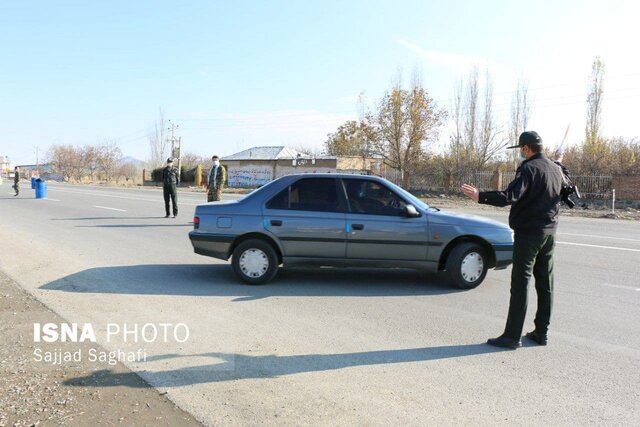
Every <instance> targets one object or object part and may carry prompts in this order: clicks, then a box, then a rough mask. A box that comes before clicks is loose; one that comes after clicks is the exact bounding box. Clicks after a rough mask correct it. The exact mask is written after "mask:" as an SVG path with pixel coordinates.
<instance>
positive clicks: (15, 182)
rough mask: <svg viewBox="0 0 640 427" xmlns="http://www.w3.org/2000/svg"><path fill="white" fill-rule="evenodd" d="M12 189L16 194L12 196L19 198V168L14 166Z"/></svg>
mask: <svg viewBox="0 0 640 427" xmlns="http://www.w3.org/2000/svg"><path fill="white" fill-rule="evenodd" d="M13 189H14V190H15V192H16V194H14V197H15V196H19V195H20V167H19V166H16V167H15V169H14V170H13Z"/></svg>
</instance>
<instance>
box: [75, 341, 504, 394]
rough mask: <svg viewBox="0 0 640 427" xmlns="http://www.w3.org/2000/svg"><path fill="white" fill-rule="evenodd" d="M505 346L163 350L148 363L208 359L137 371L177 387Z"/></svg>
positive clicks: (116, 382) (115, 380) (102, 383)
mask: <svg viewBox="0 0 640 427" xmlns="http://www.w3.org/2000/svg"><path fill="white" fill-rule="evenodd" d="M502 351H509V350H504V349H499V348H496V347H491V346H489V345H487V344H463V345H450V346H440V347H420V348H409V349H395V350H378V351H364V352H356V353H339V354H304V355H284V356H278V355H257V356H253V355H246V354H233V353H215V352H212V353H203V354H195V355H177V354H165V355H159V356H151V357H148V358H147V361H148V362H152V361H157V360H166V359H174V358H185V359H188V358H190V357H197V358H202V357H209V358H211V359H212V363H210V364H205V365H195V366H189V367H185V368H179V369H173V370H162V371H157V372H156V371H141V372H139V375H140V376H142V378H144V380H145V381H148V382H149V383H150V384H152V385H153V386H154V387H183V386H189V385H194V384H205V383H214V382H224V381H238V380H246V379H265V378H278V377H283V376H287V375H295V374H300V373H307V372H324V371H333V370H337V369H345V368H352V367H361V366H374V365H391V364H397V363H417V362H429V361H433V360H442V359H451V358H458V357H469V356H476V355H480V354H487V353H496V352H502ZM135 375H137V374H135V373H133V372H113V371H111V370H108V369H103V370H100V371H96V372H94V373H92V374H91V375H88V376H84V377H77V378H71V379H68V380H67V381H65V382H64V384H65V385H67V386H81V387H86V386H96V387H110V386H122V385H125V386H129V387H142V386H143V385H141V383H140V382H135V381H133V378H132V377H133V376H135Z"/></svg>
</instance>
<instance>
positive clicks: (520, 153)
mask: <svg viewBox="0 0 640 427" xmlns="http://www.w3.org/2000/svg"><path fill="white" fill-rule="evenodd" d="M518 160H520V161H521V162H524V161H525V160H527V156H525V155H524V154H523V153H522V151H520V152H519V153H518Z"/></svg>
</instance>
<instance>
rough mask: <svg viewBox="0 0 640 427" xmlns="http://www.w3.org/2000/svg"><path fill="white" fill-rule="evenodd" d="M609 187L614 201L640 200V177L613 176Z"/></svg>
mask: <svg viewBox="0 0 640 427" xmlns="http://www.w3.org/2000/svg"><path fill="white" fill-rule="evenodd" d="M611 186H612V188H614V189H615V190H616V199H630V200H640V175H614V176H613V182H612V185H611Z"/></svg>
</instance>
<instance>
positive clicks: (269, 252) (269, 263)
mask: <svg viewBox="0 0 640 427" xmlns="http://www.w3.org/2000/svg"><path fill="white" fill-rule="evenodd" d="M231 265H232V266H233V272H234V273H235V274H236V276H237V277H238V279H240V280H242V281H243V282H244V283H247V284H249V285H262V284H265V283H267V282H268V281H270V280H271V279H273V278H274V277H275V275H276V273H277V272H278V254H276V251H275V249H274V248H273V246H271V244H269V243H268V242H265V241H264V240H260V239H250V240H247V241H246V242H242V243H240V244H239V245H238V246H237V247H236V248H235V250H234V251H233V259H232V261H231Z"/></svg>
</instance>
